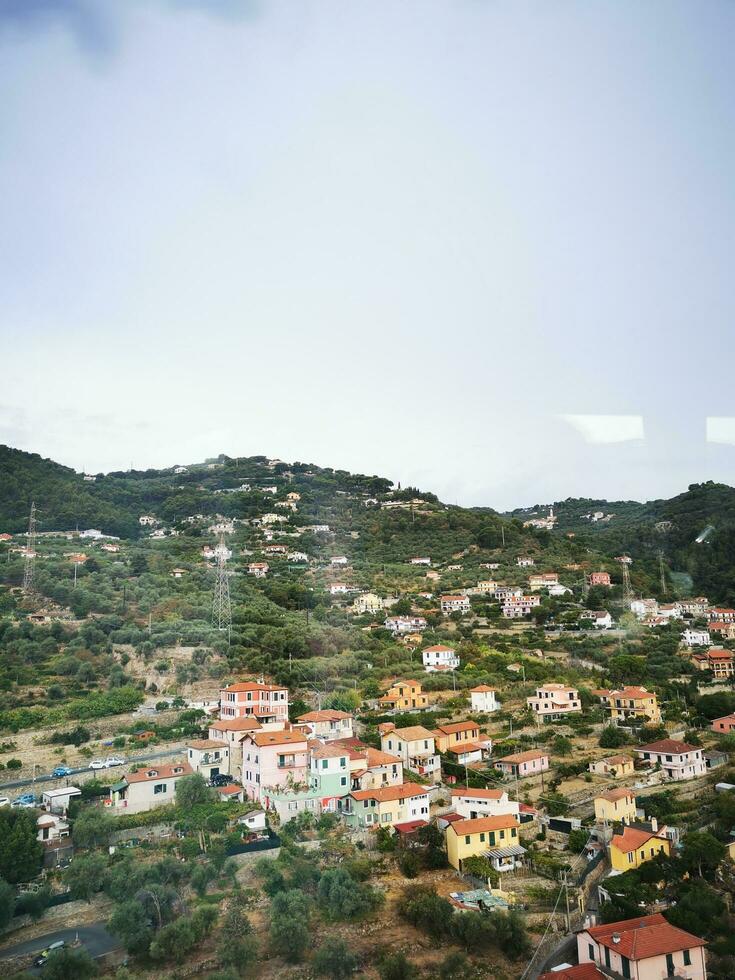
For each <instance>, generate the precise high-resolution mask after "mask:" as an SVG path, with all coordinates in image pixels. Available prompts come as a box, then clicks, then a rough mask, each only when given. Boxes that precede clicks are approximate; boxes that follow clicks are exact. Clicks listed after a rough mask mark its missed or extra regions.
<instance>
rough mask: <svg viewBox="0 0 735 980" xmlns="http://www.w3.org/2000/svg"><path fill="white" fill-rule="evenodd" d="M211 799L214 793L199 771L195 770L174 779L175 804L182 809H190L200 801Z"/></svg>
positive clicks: (208, 801) (204, 801)
mask: <svg viewBox="0 0 735 980" xmlns="http://www.w3.org/2000/svg"><path fill="white" fill-rule="evenodd" d="M213 799H214V793H213V792H212V790H211V788H210V787H209V786H208V785H207V782H206V780H205V778H204V776H202V775H201V773H198V772H195V773H192V774H191V776H182V777H181V779H177V780H176V805H177V806H179V807H181V809H182V810H191V809H192V807H195V806H198V805H199V804H201V803H211V802H212V801H213Z"/></svg>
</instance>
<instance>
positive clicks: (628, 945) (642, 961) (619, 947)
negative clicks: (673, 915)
mask: <svg viewBox="0 0 735 980" xmlns="http://www.w3.org/2000/svg"><path fill="white" fill-rule="evenodd" d="M704 947H705V943H704V940H702V939H700V938H699V937H698V936H693V935H692V934H691V933H689V932H685V931H684V930H683V929H678V928H677V927H676V926H673V925H671V923H670V922H668V921H667V920H666V919H665V918H664V917H663V915H661V913H660V912H657V913H656V914H654V915H644V916H641V917H640V918H637V919H623V920H622V921H620V922H611V923H609V924H607V925H601V926H589V927H588V928H586V929H582V930H581V931H580V932H578V933H577V958H578V960H579V963H580V965H583V964H586V963H591V964H596V965H598V966H600V967H601V968H602V969H604V971H605V974H604V975H605V976H611V975H612V976H619V977H626V978H627V977H630V978H631V980H661V978H664V977H679V978H682V980H684V978H686V980H706V978H707V967H706V965H705V958H704Z"/></svg>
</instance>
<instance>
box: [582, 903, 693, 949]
mask: <svg viewBox="0 0 735 980" xmlns="http://www.w3.org/2000/svg"><path fill="white" fill-rule="evenodd" d="M585 932H587V933H588V935H590V936H591V937H592V939H594V940H595V941H596V942H598V943H600V945H602V946H607V947H608V948H609V949H614V950H615V951H616V952H617V953H621V954H622V955H623V956H626V957H627V958H628V959H629V960H645V959H649V958H650V957H652V956H664V955H665V954H666V953H675V952H677V951H678V950H681V949H691V948H692V947H693V946H705V945H706V943H705V941H704V939H700V938H699V936H693V935H692V934H691V933H690V932H685V931H684V930H683V929H677V927H676V926H672V925H671V923H670V922H667V921H666V919H665V918H664V917H663V915H661V913H660V912H656V913H655V914H654V915H642V916H641V917H640V918H638V919H624V920H623V921H622V922H610V923H608V924H607V925H603V926H592V927H591V928H590V929H586V930H585ZM613 937H616V938H617V942H616V940H615V939H614V938H613Z"/></svg>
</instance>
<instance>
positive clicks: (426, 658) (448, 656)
mask: <svg viewBox="0 0 735 980" xmlns="http://www.w3.org/2000/svg"><path fill="white" fill-rule="evenodd" d="M421 660H422V661H423V664H424V670H425V671H426V673H427V674H430V673H432V672H433V671H436V670H437V669H441V670H456V669H457V668H458V667H459V657H458V655H457V652H456V650H454V648H453V647H445V646H441V645H438V646H433V647H427V648H426V649H425V650H423V651H422V653H421Z"/></svg>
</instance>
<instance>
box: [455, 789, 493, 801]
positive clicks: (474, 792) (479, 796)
mask: <svg viewBox="0 0 735 980" xmlns="http://www.w3.org/2000/svg"><path fill="white" fill-rule="evenodd" d="M504 792H505V790H502V789H469V788H467V787H465V786H455V787H454V789H453V790H452V796H453V797H454V796H466V797H468V798H469V799H472V800H500V799H502V797H503V793H504Z"/></svg>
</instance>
